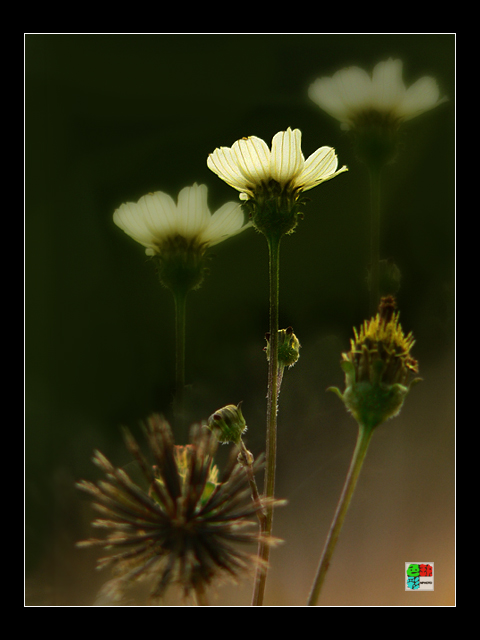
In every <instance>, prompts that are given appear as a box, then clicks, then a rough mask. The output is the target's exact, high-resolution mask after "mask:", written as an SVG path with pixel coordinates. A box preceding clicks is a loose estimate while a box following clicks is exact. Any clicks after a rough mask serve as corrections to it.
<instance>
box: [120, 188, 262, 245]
mask: <svg viewBox="0 0 480 640" xmlns="http://www.w3.org/2000/svg"><path fill="white" fill-rule="evenodd" d="M207 193H208V190H207V187H206V186H205V185H198V184H194V185H193V186H191V187H185V188H184V189H182V190H181V191H180V193H179V194H178V201H177V203H176V204H175V202H174V200H173V199H172V198H171V197H170V196H169V195H167V194H166V193H163V192H162V191H156V192H155V193H149V194H148V195H146V196H143V197H142V198H140V200H139V201H138V202H126V203H125V204H122V205H121V206H120V207H119V208H118V209H117V210H116V211H115V213H114V214H113V221H114V222H115V224H116V225H117V226H118V227H120V229H122V230H123V231H125V233H126V234H128V235H129V236H131V237H132V238H133V239H134V240H136V241H137V242H139V243H140V244H142V245H143V246H144V247H146V250H145V253H146V254H147V255H150V256H153V255H155V254H161V253H162V250H163V249H168V248H169V247H170V246H171V245H172V244H175V245H178V243H179V241H180V242H181V244H182V245H183V246H185V247H188V246H190V247H194V248H195V250H197V249H205V248H207V247H209V246H212V245H214V244H217V243H219V242H222V241H223V240H226V239H227V238H229V237H231V236H233V235H236V234H237V233H239V232H240V231H243V230H244V229H246V228H247V227H249V226H251V224H250V223H248V224H246V225H245V224H244V213H243V211H242V208H241V206H240V205H239V204H238V203H236V202H227V203H226V204H224V205H223V206H222V207H220V209H218V211H216V212H215V213H214V214H213V215H212V214H211V213H210V210H209V208H208V204H207Z"/></svg>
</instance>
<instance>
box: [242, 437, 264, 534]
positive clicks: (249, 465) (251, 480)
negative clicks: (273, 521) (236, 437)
mask: <svg viewBox="0 0 480 640" xmlns="http://www.w3.org/2000/svg"><path fill="white" fill-rule="evenodd" d="M238 447H239V449H240V454H239V457H241V460H242V464H243V467H244V469H245V473H246V474H247V478H248V484H249V485H250V493H251V494H252V500H253V502H255V503H259V502H261V498H260V494H259V492H258V487H257V481H256V480H255V474H254V473H253V456H252V454H251V453H250V452H249V451H248V450H247V448H246V446H245V443H244V442H243V440H242V439H241V438H240V442H239V443H238ZM257 516H258V520H259V522H260V526H261V527H263V526H264V523H265V517H266V513H265V510H264V509H261V510H259V511H258V512H257Z"/></svg>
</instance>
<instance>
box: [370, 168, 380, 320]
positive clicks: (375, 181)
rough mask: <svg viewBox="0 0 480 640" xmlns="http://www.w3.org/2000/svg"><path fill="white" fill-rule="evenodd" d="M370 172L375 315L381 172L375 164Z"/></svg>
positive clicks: (373, 308) (374, 306)
mask: <svg viewBox="0 0 480 640" xmlns="http://www.w3.org/2000/svg"><path fill="white" fill-rule="evenodd" d="M369 173H370V205H371V218H370V313H371V314H372V315H375V314H376V312H377V308H378V302H379V300H380V174H381V167H380V166H376V165H373V166H371V167H370V169H369Z"/></svg>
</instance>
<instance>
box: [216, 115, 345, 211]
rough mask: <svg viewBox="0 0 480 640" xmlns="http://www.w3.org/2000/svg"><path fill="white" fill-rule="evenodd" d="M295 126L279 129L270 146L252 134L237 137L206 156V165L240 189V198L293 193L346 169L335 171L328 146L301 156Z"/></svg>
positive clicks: (333, 151) (335, 166) (334, 155)
mask: <svg viewBox="0 0 480 640" xmlns="http://www.w3.org/2000/svg"><path fill="white" fill-rule="evenodd" d="M301 141H302V133H301V131H300V130H299V129H294V130H293V131H292V129H290V127H289V128H288V129H287V130H286V131H279V132H278V133H277V134H275V136H274V137H273V140H272V149H271V150H270V149H269V148H268V145H267V144H266V143H265V142H264V141H263V140H262V139H261V138H257V137H256V136H250V137H248V138H242V139H241V140H237V142H235V143H234V144H233V145H232V147H220V148H219V149H215V151H214V152H213V153H211V154H210V155H209V156H208V160H207V165H208V167H209V169H211V170H212V171H213V172H214V173H216V174H217V175H218V176H219V177H220V178H221V179H222V180H224V181H225V182H226V183H227V184H229V185H230V186H231V187H233V188H234V189H237V190H238V191H240V199H242V200H249V199H251V198H252V199H258V197H259V195H263V196H265V195H266V192H268V193H269V195H270V196H279V195H280V194H285V195H288V196H292V195H293V196H296V197H298V195H299V194H300V192H301V191H307V190H308V189H313V187H316V186H317V185H319V184H321V183H322V182H325V181H326V180H331V179H332V178H334V177H335V176H337V175H338V174H339V173H342V172H343V171H347V167H342V168H341V169H340V170H338V171H337V166H338V159H337V156H336V154H335V149H333V148H332V147H320V149H317V151H315V152H314V153H312V155H311V156H309V157H308V158H307V160H305V158H304V156H303V153H302V148H301Z"/></svg>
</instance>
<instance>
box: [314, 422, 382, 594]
mask: <svg viewBox="0 0 480 640" xmlns="http://www.w3.org/2000/svg"><path fill="white" fill-rule="evenodd" d="M372 433H373V429H372V428H370V427H363V426H361V425H359V429H358V437H357V444H356V446H355V451H354V452H353V456H352V460H351V462H350V468H349V470H348V474H347V478H346V480H345V484H344V486H343V491H342V495H341V496H340V500H339V502H338V505H337V510H336V512H335V516H334V518H333V521H332V524H331V526H330V531H329V533H328V537H327V541H326V543H325V548H324V550H323V554H322V557H321V558H320V563H319V565H318V569H317V574H316V576H315V580H314V582H313V586H312V590H311V592H310V597H309V600H308V605H309V606H315V605H316V604H317V601H318V598H319V596H320V591H321V589H322V585H323V582H324V580H325V576H326V574H327V571H328V568H329V566H330V561H331V559H332V555H333V552H334V551H335V546H336V544H337V541H338V537H339V535H340V531H341V530H342V526H343V522H344V520H345V516H346V514H347V511H348V507H349V506H350V502H351V500H352V496H353V492H354V491H355V487H356V486H357V481H358V477H359V475H360V471H361V469H362V465H363V461H364V460H365V456H366V454H367V449H368V445H369V444H370V439H371V437H372Z"/></svg>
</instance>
